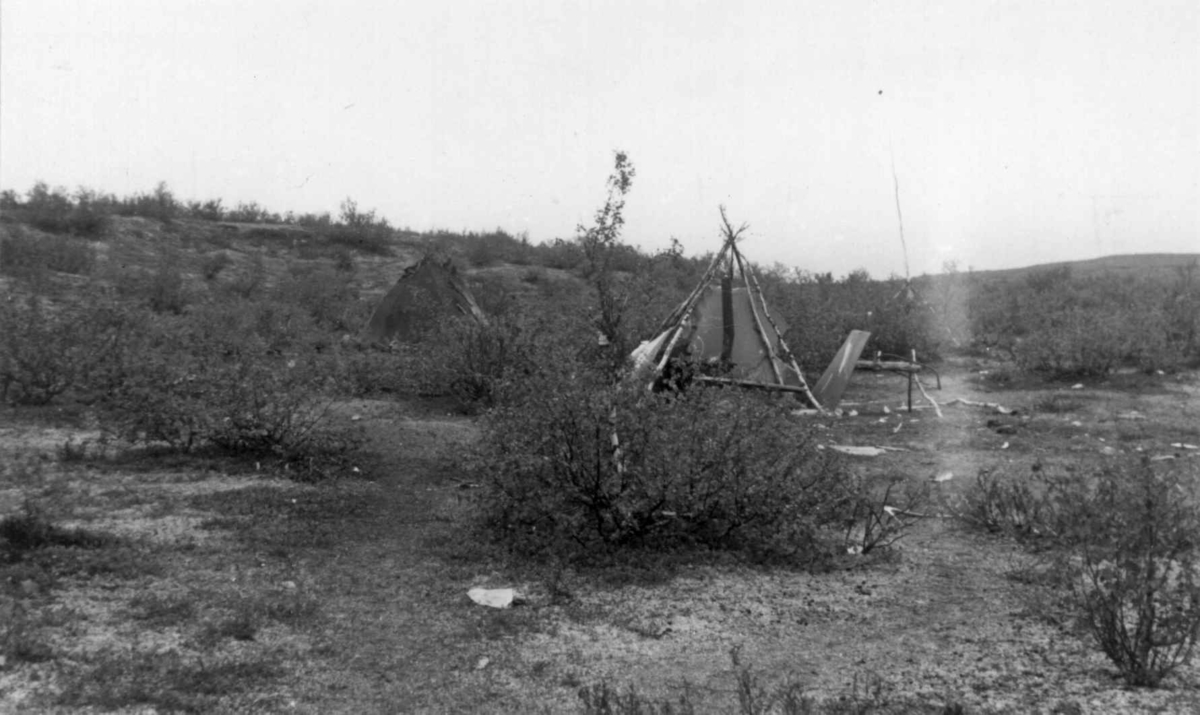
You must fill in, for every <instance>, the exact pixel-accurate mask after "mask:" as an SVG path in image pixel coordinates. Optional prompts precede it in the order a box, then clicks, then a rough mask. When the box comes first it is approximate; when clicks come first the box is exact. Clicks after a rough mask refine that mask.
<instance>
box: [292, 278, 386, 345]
mask: <svg viewBox="0 0 1200 715" xmlns="http://www.w3.org/2000/svg"><path fill="white" fill-rule="evenodd" d="M277 297H278V300H279V301H280V302H283V303H287V304H291V305H298V306H300V307H302V308H304V309H305V310H307V311H308V313H309V315H310V316H311V317H312V319H313V322H314V323H315V324H316V325H317V326H318V327H320V328H324V329H326V330H332V331H336V332H339V333H347V332H350V331H353V330H357V329H358V327H359V326H361V325H364V324H365V323H366V320H367V317H368V316H367V315H366V304H365V303H362V302H361V301H359V300H358V291H357V290H356V289H355V287H354V284H353V282H352V281H351V279H350V277H348V276H347V275H346V274H344V273H341V272H339V271H336V270H335V269H333V268H329V267H319V268H299V269H294V270H293V271H292V274H291V275H290V276H289V277H288V278H287V279H286V280H284V281H283V282H282V283H281V284H280V286H279V289H278V291H277Z"/></svg>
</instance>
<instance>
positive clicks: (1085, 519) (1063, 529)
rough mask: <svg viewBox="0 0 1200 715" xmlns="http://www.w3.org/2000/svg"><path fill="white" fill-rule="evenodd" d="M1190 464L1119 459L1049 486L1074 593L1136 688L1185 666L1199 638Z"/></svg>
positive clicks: (1197, 511)
mask: <svg viewBox="0 0 1200 715" xmlns="http://www.w3.org/2000/svg"><path fill="white" fill-rule="evenodd" d="M1198 477H1200V470H1198V469H1196V467H1195V465H1194V464H1192V463H1190V462H1180V463H1178V464H1167V465H1165V466H1164V465H1163V464H1162V463H1155V464H1152V463H1151V462H1150V461H1149V460H1143V461H1141V462H1139V463H1136V464H1128V463H1125V464H1122V463H1113V464H1110V465H1109V466H1108V467H1107V468H1105V469H1104V470H1102V471H1101V473H1100V474H1099V475H1097V476H1096V478H1095V479H1093V480H1088V481H1083V480H1061V481H1057V482H1053V483H1052V484H1051V490H1050V493H1049V494H1048V498H1049V500H1050V501H1051V503H1052V504H1053V505H1054V509H1055V510H1056V511H1057V512H1058V515H1059V517H1058V531H1059V539H1060V542H1061V544H1062V545H1063V546H1064V547H1065V548H1064V550H1063V556H1065V557H1066V558H1065V559H1064V560H1063V563H1062V564H1060V568H1062V567H1065V568H1063V570H1064V571H1065V572H1066V573H1068V574H1070V576H1071V578H1070V582H1071V583H1072V596H1073V598H1074V600H1075V602H1076V603H1077V605H1078V606H1079V608H1080V611H1081V613H1082V614H1083V616H1084V622H1085V624H1086V626H1087V630H1088V632H1089V633H1090V634H1091V636H1092V638H1093V639H1094V640H1095V642H1096V644H1097V645H1098V646H1099V647H1100V649H1101V650H1102V651H1103V652H1104V654H1105V655H1106V656H1108V658H1109V660H1111V661H1112V662H1113V663H1114V664H1115V665H1116V666H1117V667H1118V668H1119V669H1120V671H1121V674H1122V675H1123V677H1124V678H1125V680H1126V682H1128V683H1129V684H1130V685H1135V686H1155V685H1158V684H1159V683H1160V682H1161V681H1162V680H1163V678H1165V677H1167V676H1168V675H1170V674H1171V673H1172V672H1173V671H1174V670H1176V669H1177V668H1178V667H1179V666H1180V665H1183V664H1185V663H1187V662H1188V661H1189V660H1190V659H1191V656H1192V652H1193V650H1194V649H1195V645H1196V639H1197V636H1198V635H1200V508H1198V504H1200V502H1198V500H1197V497H1198V496H1200V494H1198V493H1197V490H1198V486H1197V481H1198V480H1197V478H1198Z"/></svg>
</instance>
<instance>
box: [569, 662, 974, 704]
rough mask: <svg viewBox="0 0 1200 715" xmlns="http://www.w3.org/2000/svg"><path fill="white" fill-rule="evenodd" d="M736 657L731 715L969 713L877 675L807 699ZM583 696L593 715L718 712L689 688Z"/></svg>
mask: <svg viewBox="0 0 1200 715" xmlns="http://www.w3.org/2000/svg"><path fill="white" fill-rule="evenodd" d="M732 657H733V681H734V682H733V683H732V686H733V692H734V693H735V694H736V697H737V704H736V706H735V707H731V708H729V709H728V710H725V712H733V713H738V714H739V715H768V713H779V714H780V715H875V714H878V715H884V714H886V713H892V714H897V715H898V714H899V713H913V714H916V713H925V714H927V715H963V713H964V712H965V711H964V709H963V707H962V705H960V704H958V703H956V702H954V701H949V702H939V700H937V699H923V698H914V697H911V696H903V695H898V694H896V693H895V692H894V691H893V689H892V686H890V685H889V684H888V683H887V682H886V681H884V680H883V679H882V678H880V677H878V676H876V675H872V674H867V675H863V676H858V675H856V676H855V677H854V680H853V682H851V683H850V684H849V685H848V686H847V687H845V688H844V689H843V690H842V692H840V693H838V694H837V695H836V696H835V697H829V698H820V697H817V696H813V695H809V694H808V693H806V692H805V688H804V686H803V684H802V683H801V682H799V681H798V680H795V679H788V680H785V681H783V682H781V683H778V684H776V685H774V686H771V685H766V684H764V683H763V682H762V679H761V677H760V676H759V674H758V673H757V672H755V669H754V668H753V667H752V666H750V665H747V664H745V663H743V662H741V658H740V655H739V653H738V650H737V649H736V648H735V649H734V650H733V651H732ZM578 696H579V699H580V701H581V704H582V705H583V712H584V713H587V715H691V714H692V713H696V712H709V711H710V710H711V709H712V707H713V701H712V699H711V695H710V694H708V695H705V696H704V697H700V696H698V695H697V693H696V692H694V691H693V689H692V688H691V687H690V685H689V684H688V683H686V682H685V683H684V687H683V690H682V692H681V693H680V694H679V695H678V696H676V697H673V698H669V699H658V698H654V697H649V696H646V695H643V694H641V693H640V692H638V690H637V689H636V688H635V687H634V686H632V685H629V686H626V688H624V689H623V690H622V689H621V688H619V687H617V686H615V685H613V684H612V683H609V682H608V681H602V682H600V683H596V684H593V685H587V686H584V687H581V688H580V689H579V691H578Z"/></svg>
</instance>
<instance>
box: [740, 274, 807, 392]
mask: <svg viewBox="0 0 1200 715" xmlns="http://www.w3.org/2000/svg"><path fill="white" fill-rule="evenodd" d="M749 273H750V278H751V280H753V281H754V291H755V293H757V294H758V302H759V304H760V305H761V306H762V312H763V315H765V316H767V322H768V323H770V324H771V329H772V330H774V331H775V336H776V337H778V338H779V346H780V347H781V348H783V352H784V355H785V356H786V357H787V359H788V360H789V361H790V362H791V364H792V369H793V370H795V371H796V377H797V378H798V379H799V380H800V387H802V388H804V395H805V397H807V398H808V401H809V402H811V403H812V405H813V407H815V408H817V409H818V410H820V411H822V412H824V411H825V408H824V407H822V406H821V403H820V402H817V398H816V396H814V395H813V394H812V391H811V390H809V389H808V381H807V380H805V379H804V372H803V371H802V370H800V365H799V364H798V363H797V362H796V355H795V353H793V352H792V349H791V348H789V347H788V344H787V342H786V341H785V340H784V339H783V333H782V332H780V331H779V326H778V325H776V324H775V319H774V318H772V317H771V313H770V312H769V311H768V310H767V299H766V298H764V297H763V294H762V286H760V285H759V284H758V276H756V275H754V270H753V269H751V270H750V271H749Z"/></svg>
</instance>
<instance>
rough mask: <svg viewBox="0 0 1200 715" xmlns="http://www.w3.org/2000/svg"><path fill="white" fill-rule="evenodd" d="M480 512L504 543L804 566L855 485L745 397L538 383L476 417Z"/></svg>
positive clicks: (832, 547)
mask: <svg viewBox="0 0 1200 715" xmlns="http://www.w3.org/2000/svg"><path fill="white" fill-rule="evenodd" d="M486 445H487V446H486V454H485V461H486V463H487V465H488V467H487V470H486V474H484V475H482V477H481V478H483V479H485V480H486V483H487V494H486V499H485V502H486V504H485V512H486V518H487V523H488V524H489V526H490V527H491V528H492V530H493V532H494V533H496V534H499V535H501V536H502V537H503V538H504V539H505V540H507V541H509V542H510V543H512V544H514V545H516V546H517V547H518V548H521V549H526V550H529V551H531V552H538V551H542V550H550V551H562V550H566V551H568V552H570V551H571V550H575V552H576V553H587V552H590V551H594V550H600V551H604V550H607V549H612V548H652V549H671V548H675V547H681V546H693V545H698V546H704V547H709V548H717V549H731V550H740V551H743V552H746V553H749V554H751V555H754V556H757V557H768V558H776V557H782V558H786V559H789V560H792V561H795V562H802V563H808V564H813V563H817V562H821V561H824V560H825V559H827V558H828V557H830V556H832V555H833V554H835V553H837V552H838V551H840V548H839V547H840V546H841V544H840V543H839V541H838V532H839V531H841V530H842V529H844V528H845V526H846V525H847V523H848V522H852V521H853V520H854V518H855V507H856V505H857V504H858V503H859V502H860V500H861V499H862V498H864V497H863V494H862V493H861V492H859V491H858V490H856V489H855V488H854V486H853V480H850V479H848V478H847V475H846V473H845V470H844V469H843V468H842V464H841V462H840V461H839V460H838V459H837V458H836V455H835V454H834V453H832V452H831V451H829V450H819V449H817V446H816V441H815V439H814V438H813V436H812V435H811V434H809V433H806V432H805V431H804V430H802V429H799V428H798V427H797V425H795V424H794V423H792V422H790V421H788V420H787V419H786V418H783V417H781V416H780V413H779V411H778V409H776V408H775V407H774V406H773V405H771V404H769V403H768V402H765V401H762V400H759V399H756V397H755V396H752V395H746V394H743V393H738V392H723V391H719V390H702V389H697V390H692V391H690V392H688V393H685V394H682V395H666V394H651V393H647V392H645V391H643V390H642V389H640V387H637V386H622V387H616V388H613V387H609V386H607V385H605V384H603V383H599V384H597V383H596V382H595V381H589V380H588V379H587V377H586V375H583V374H574V375H564V376H562V377H560V378H557V379H555V378H538V379H532V380H529V381H527V382H525V383H523V384H522V388H521V392H520V395H519V396H514V397H512V398H510V399H508V400H506V401H505V402H504V403H502V404H501V406H499V407H498V408H497V409H496V410H495V411H494V412H493V413H492V414H491V415H490V416H489V419H488V422H487V437H486Z"/></svg>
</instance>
